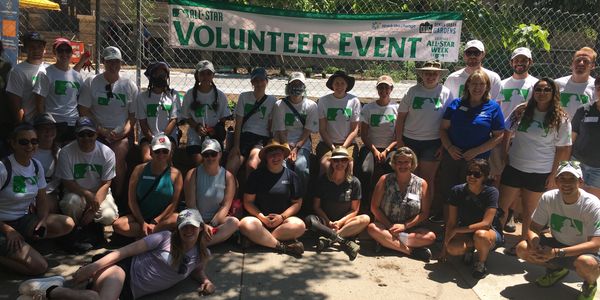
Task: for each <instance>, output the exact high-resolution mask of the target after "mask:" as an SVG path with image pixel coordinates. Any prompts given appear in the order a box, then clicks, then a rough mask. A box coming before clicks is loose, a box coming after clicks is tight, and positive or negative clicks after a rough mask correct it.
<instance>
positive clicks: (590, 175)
mask: <svg viewBox="0 0 600 300" xmlns="http://www.w3.org/2000/svg"><path fill="white" fill-rule="evenodd" d="M581 171H582V172H583V182H585V184H587V185H589V186H592V187H595V188H599V189H600V168H594V167H590V166H588V165H585V164H583V163H582V164H581Z"/></svg>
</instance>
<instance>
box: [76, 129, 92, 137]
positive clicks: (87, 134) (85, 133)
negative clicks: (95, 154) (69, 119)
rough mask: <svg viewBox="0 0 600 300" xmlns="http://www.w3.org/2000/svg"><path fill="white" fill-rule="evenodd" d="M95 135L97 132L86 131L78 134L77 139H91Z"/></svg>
mask: <svg viewBox="0 0 600 300" xmlns="http://www.w3.org/2000/svg"><path fill="white" fill-rule="evenodd" d="M95 135H96V133H95V132H93V131H89V130H86V131H82V132H80V133H78V134H77V137H80V138H84V137H89V138H91V137H94V136H95Z"/></svg>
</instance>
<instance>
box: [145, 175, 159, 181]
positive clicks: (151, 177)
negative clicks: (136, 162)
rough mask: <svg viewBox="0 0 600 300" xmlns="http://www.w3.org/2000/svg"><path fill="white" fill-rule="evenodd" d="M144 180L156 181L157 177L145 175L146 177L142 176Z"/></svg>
mask: <svg viewBox="0 0 600 300" xmlns="http://www.w3.org/2000/svg"><path fill="white" fill-rule="evenodd" d="M142 179H149V180H154V179H156V177H154V176H148V175H144V176H142Z"/></svg>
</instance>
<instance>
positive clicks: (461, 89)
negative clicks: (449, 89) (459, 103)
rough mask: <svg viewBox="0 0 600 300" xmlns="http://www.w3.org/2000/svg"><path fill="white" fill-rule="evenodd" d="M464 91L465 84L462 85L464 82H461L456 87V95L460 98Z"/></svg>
mask: <svg viewBox="0 0 600 300" xmlns="http://www.w3.org/2000/svg"><path fill="white" fill-rule="evenodd" d="M464 91H465V85H464V84H461V85H460V86H459V87H458V97H459V98H461V97H462V96H463V93H464Z"/></svg>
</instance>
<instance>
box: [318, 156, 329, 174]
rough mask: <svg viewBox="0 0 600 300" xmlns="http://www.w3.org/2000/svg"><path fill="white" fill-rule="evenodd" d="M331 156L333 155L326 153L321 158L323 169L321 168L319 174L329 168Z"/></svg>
mask: <svg viewBox="0 0 600 300" xmlns="http://www.w3.org/2000/svg"><path fill="white" fill-rule="evenodd" d="M329 157H331V156H328V155H325V156H323V157H322V158H321V169H319V176H321V175H323V174H325V171H326V170H327V169H329Z"/></svg>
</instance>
